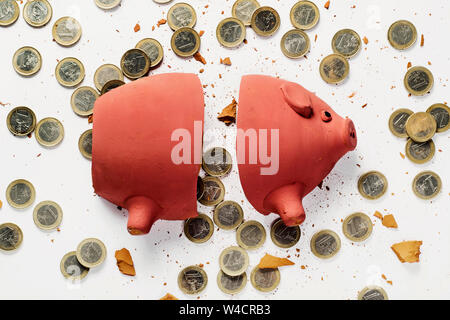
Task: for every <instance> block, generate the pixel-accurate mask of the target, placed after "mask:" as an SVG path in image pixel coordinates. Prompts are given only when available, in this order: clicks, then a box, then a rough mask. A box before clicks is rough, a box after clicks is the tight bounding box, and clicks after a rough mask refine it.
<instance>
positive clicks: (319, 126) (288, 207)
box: [236, 75, 357, 226]
mask: <svg viewBox="0 0 450 320" xmlns="http://www.w3.org/2000/svg"><path fill="white" fill-rule="evenodd" d="M237 125H238V133H237V141H236V142H237V158H238V164H239V175H240V179H241V184H242V187H243V190H244V193H245V195H246V197H247V199H248V200H249V202H250V203H251V204H252V205H253V206H254V207H255V209H256V210H257V211H259V212H260V213H263V214H269V213H277V214H279V215H280V216H281V218H282V219H283V221H284V223H285V224H286V225H287V226H293V225H299V224H301V223H302V222H303V221H304V220H305V210H304V208H303V205H302V200H303V197H305V196H306V195H307V194H308V193H310V192H311V191H312V190H313V189H314V188H315V187H316V186H318V185H319V184H320V183H321V182H322V181H323V179H324V178H325V177H326V176H327V175H328V174H329V173H330V171H331V170H332V169H333V167H334V165H335V164H336V162H337V161H338V160H339V159H340V158H341V157H342V156H344V155H345V154H346V153H347V152H349V151H351V150H354V149H355V147H356V144H357V138H356V131H355V127H354V125H353V122H352V121H351V120H350V119H344V118H342V117H340V116H339V115H338V114H336V113H335V112H334V111H333V109H331V108H330V106H329V105H327V104H326V103H325V102H324V101H322V100H321V99H319V98H318V97H317V96H316V95H315V94H313V93H311V92H309V91H308V90H306V89H305V88H303V87H302V86H300V85H299V84H296V83H293V82H288V81H284V80H280V79H277V78H272V77H268V76H258V75H250V76H245V77H243V78H242V81H241V88H240V93H239V107H238V119H237Z"/></svg>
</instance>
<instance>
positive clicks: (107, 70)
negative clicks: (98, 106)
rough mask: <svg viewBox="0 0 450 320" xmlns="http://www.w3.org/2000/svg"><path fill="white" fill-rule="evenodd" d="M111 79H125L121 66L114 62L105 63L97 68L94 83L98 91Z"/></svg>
mask: <svg viewBox="0 0 450 320" xmlns="http://www.w3.org/2000/svg"><path fill="white" fill-rule="evenodd" d="M111 80H120V81H123V73H122V70H120V68H119V67H117V66H115V65H113V64H104V65H102V66H100V67H98V68H97V70H96V71H95V74H94V84H95V87H96V88H97V90H98V91H101V90H102V88H103V86H104V85H105V84H106V83H107V82H109V81H111Z"/></svg>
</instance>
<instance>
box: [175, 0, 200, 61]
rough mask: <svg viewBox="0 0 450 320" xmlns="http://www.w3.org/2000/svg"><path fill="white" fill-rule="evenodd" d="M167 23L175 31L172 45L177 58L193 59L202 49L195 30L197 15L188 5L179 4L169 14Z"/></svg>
mask: <svg viewBox="0 0 450 320" xmlns="http://www.w3.org/2000/svg"><path fill="white" fill-rule="evenodd" d="M167 23H168V24H169V27H170V28H171V29H172V30H173V31H174V33H173V35H172V39H171V41H170V45H171V47H172V50H173V52H175V54H176V55H177V56H180V57H183V58H187V57H191V56H193V55H194V54H196V53H197V52H198V50H199V49H200V43H201V41H200V36H199V34H198V33H197V31H195V30H194V29H193V28H194V26H195V24H196V23H197V14H196V12H195V10H194V8H192V6H190V5H189V4H187V3H183V2H181V3H177V4H175V5H173V6H172V7H171V8H170V9H169V11H168V12H167Z"/></svg>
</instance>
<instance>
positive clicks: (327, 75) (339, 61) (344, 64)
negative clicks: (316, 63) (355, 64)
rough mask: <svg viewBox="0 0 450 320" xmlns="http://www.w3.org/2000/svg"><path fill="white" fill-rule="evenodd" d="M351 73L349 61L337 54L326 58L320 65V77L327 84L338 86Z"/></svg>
mask: <svg viewBox="0 0 450 320" xmlns="http://www.w3.org/2000/svg"><path fill="white" fill-rule="evenodd" d="M349 72H350V65H349V63H348V61H347V59H346V58H345V57H344V56H342V55H340V54H337V53H333V54H330V55H329V56H326V57H325V58H323V60H322V62H321V63H320V76H321V77H322V79H323V80H324V81H325V82H326V83H330V84H338V83H340V82H342V81H344V80H345V78H347V76H348V74H349Z"/></svg>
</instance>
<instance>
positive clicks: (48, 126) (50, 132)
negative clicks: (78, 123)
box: [35, 118, 64, 147]
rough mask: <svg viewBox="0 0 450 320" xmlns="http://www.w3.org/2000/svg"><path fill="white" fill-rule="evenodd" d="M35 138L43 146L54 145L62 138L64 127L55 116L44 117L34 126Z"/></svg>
mask: <svg viewBox="0 0 450 320" xmlns="http://www.w3.org/2000/svg"><path fill="white" fill-rule="evenodd" d="M35 136H36V140H37V142H38V143H39V144H40V145H42V146H44V147H54V146H56V145H58V144H60V143H61V141H62V140H63V138H64V127H63V125H62V123H61V122H60V121H59V120H58V119H55V118H45V119H42V120H41V121H39V123H38V124H37V126H36V134H35Z"/></svg>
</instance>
